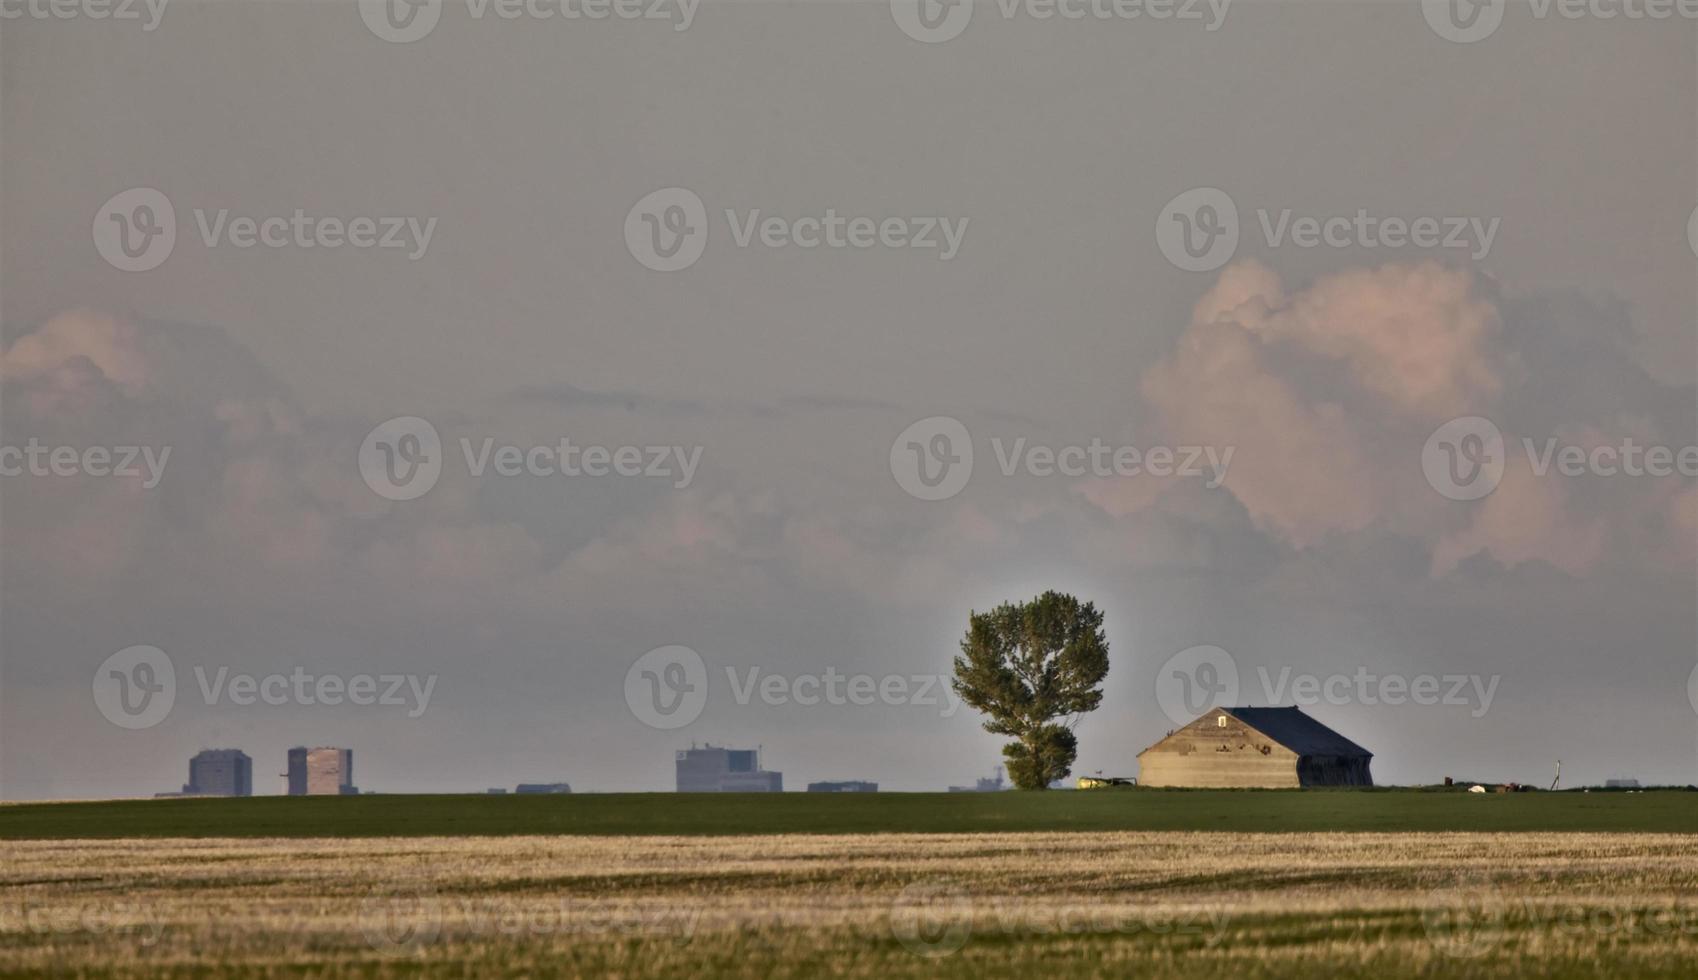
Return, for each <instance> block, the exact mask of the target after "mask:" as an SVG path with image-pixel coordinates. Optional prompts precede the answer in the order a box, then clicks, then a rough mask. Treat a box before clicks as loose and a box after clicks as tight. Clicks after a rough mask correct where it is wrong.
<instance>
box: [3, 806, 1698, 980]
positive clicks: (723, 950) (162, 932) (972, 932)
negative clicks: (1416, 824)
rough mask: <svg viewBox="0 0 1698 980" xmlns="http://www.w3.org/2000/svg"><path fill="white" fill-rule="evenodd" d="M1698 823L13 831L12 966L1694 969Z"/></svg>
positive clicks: (600, 971) (446, 972)
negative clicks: (455, 832) (1308, 828)
mask: <svg viewBox="0 0 1698 980" xmlns="http://www.w3.org/2000/svg"><path fill="white" fill-rule="evenodd" d="M1695 967H1698V839H1695V838H1693V837H1691V836H1686V835H1665V834H1609V835H1602V834H1598V835H1594V834H1568V833H1560V834H1559V833H1552V834H1225V833H1105V834H1069V833H1034V834H944V835H912V834H885V835H848V836H819V835H814V836H764V837H762V836H756V837H751V836H743V837H705V836H691V837H639V838H632V837H618V838H610V837H501V838H487V837H468V838H431V837H414V838H376V839H371V838H367V839H243V840H229V839H224V840H219V839H201V840H182V839H146V840H142V839H128V840H102V841H22V842H18V841H14V842H6V843H0V974H5V975H27V974H40V973H44V972H51V973H72V974H83V975H91V976H139V975H150V976H151V975H161V974H172V975H197V974H198V975H210V974H212V973H217V974H220V975H228V974H231V973H237V974H247V975H285V974H297V973H312V974H315V975H324V976H391V975H393V976H400V975H417V974H418V973H419V972H420V971H424V972H427V973H430V974H433V975H441V976H483V975H491V974H503V973H505V974H511V973H533V974H535V973H554V974H581V975H595V976H604V975H616V976H627V977H640V976H657V977H658V976H682V975H697V976H701V975H709V976H724V977H802V976H818V975H822V974H824V975H833V976H844V977H859V976H865V977H875V976H877V977H883V976H914V977H922V976H924V977H935V976H945V977H949V976H962V977H966V976H985V975H995V976H1014V975H1022V976H1029V975H1034V974H1037V975H1064V976H1116V977H1120V976H1129V975H1136V976H1141V977H1143V976H1153V977H1192V976H1195V977H1205V976H1206V977H1220V976H1232V977H1316V976H1330V977H1337V976H1344V977H1356V976H1360V977H1385V976H1393V977H1415V976H1445V977H1496V976H1538V977H1570V976H1574V977H1579V976H1619V977H1683V978H1689V977H1691V976H1692V975H1693V974H1694V970H1695Z"/></svg>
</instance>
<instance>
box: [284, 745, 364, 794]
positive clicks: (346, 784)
mask: <svg viewBox="0 0 1698 980" xmlns="http://www.w3.org/2000/svg"><path fill="white" fill-rule="evenodd" d="M288 778H289V795H290V796H351V795H353V794H355V793H358V792H359V790H357V789H355V788H354V750H353V749H335V748H325V747H323V746H320V747H319V748H316V749H309V748H304V747H296V748H292V749H290V750H289V772H288Z"/></svg>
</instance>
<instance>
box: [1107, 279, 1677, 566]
mask: <svg viewBox="0 0 1698 980" xmlns="http://www.w3.org/2000/svg"><path fill="white" fill-rule="evenodd" d="M1574 308H1575V304H1574V303H1573V302H1566V303H1565V302H1562V301H1558V300H1553V299H1552V298H1550V297H1541V298H1539V299H1538V300H1537V301H1536V302H1529V303H1525V304H1522V305H1521V306H1520V307H1517V306H1516V304H1514V303H1512V302H1506V301H1505V300H1504V299H1503V298H1502V297H1500V296H1499V295H1498V291H1497V289H1496V287H1495V284H1494V283H1492V282H1490V281H1489V280H1486V279H1484V278H1482V277H1481V276H1479V275H1478V274H1476V273H1474V272H1472V271H1470V270H1468V269H1464V268H1452V267H1447V266H1444V265H1441V264H1438V263H1435V262H1423V263H1416V264H1405V263H1392V264H1388V265H1383V266H1380V267H1377V268H1371V269H1352V270H1347V271H1343V272H1338V273H1334V274H1331V275H1326V276H1322V277H1320V278H1319V279H1317V280H1315V281H1314V282H1313V283H1310V284H1308V285H1306V286H1302V287H1300V288H1292V287H1290V286H1288V285H1287V284H1286V283H1284V282H1283V281H1282V280H1281V279H1280V277H1279V276H1278V275H1276V274H1275V273H1274V272H1273V271H1272V270H1270V269H1269V268H1267V267H1266V266H1264V265H1262V264H1260V263H1257V262H1253V261H1252V262H1242V263H1238V264H1235V265H1232V266H1229V267H1228V268H1227V269H1225V270H1224V271H1223V272H1222V273H1221V275H1220V277H1219V279H1218V281H1217V282H1216V283H1215V284H1214V286H1213V287H1212V288H1210V289H1209V290H1208V291H1207V292H1206V293H1205V294H1204V295H1203V296H1202V298H1201V299H1200V300H1199V301H1198V302H1197V304H1196V306H1195V308H1194V309H1193V312H1192V316H1191V320H1190V322H1189V323H1188V324H1187V326H1186V328H1185V330H1184V332H1183V333H1182V334H1181V336H1180V337H1179V339H1178V341H1177V343H1176V344H1175V347H1174V349H1173V350H1172V352H1171V353H1170V354H1169V355H1168V356H1167V357H1165V358H1163V359H1162V360H1161V361H1160V362H1159V363H1157V364H1155V365H1153V366H1152V367H1150V368H1149V369H1148V370H1147V371H1146V372H1145V373H1144V375H1143V377H1142V379H1141V387H1140V390H1141V394H1142V395H1143V398H1144V399H1145V401H1146V402H1147V403H1148V405H1149V407H1150V408H1151V409H1153V411H1154V414H1155V416H1156V418H1157V420H1158V422H1157V427H1158V429H1159V431H1160V433H1161V435H1162V437H1163V438H1164V439H1166V440H1169V441H1172V442H1174V443H1204V444H1210V445H1214V446H1220V447H1225V446H1232V447H1234V448H1235V449H1236V455H1235V457H1234V459H1233V462H1232V467H1231V471H1230V473H1229V475H1228V477H1227V480H1226V484H1225V485H1226V487H1227V489H1228V490H1229V491H1230V493H1231V494H1232V495H1233V497H1235V498H1236V499H1237V500H1238V501H1239V502H1240V503H1242V504H1243V506H1244V508H1245V510H1246V511H1247V512H1248V513H1249V516H1250V518H1251V520H1252V521H1253V523H1254V524H1255V526H1256V527H1257V528H1259V529H1260V530H1261V531H1262V532H1263V533H1265V534H1267V535H1270V536H1272V537H1273V538H1275V539H1277V540H1279V541H1281V542H1283V543H1284V544H1286V545H1287V546H1289V547H1293V548H1297V549H1305V548H1312V547H1315V546H1318V545H1319V544H1321V543H1322V542H1324V541H1325V540H1327V539H1328V538H1329V537H1331V536H1336V535H1341V534H1352V533H1358V532H1364V531H1369V530H1374V531H1390V532H1392V533H1396V534H1400V535H1405V536H1409V537H1412V538H1415V539H1417V540H1419V541H1421V542H1423V543H1424V544H1425V545H1426V546H1427V547H1428V548H1429V549H1430V554H1431V556H1432V571H1433V573H1434V574H1444V573H1446V572H1448V571H1450V570H1452V569H1454V568H1455V567H1456V565H1457V564H1458V563H1459V562H1460V561H1462V560H1463V559H1465V558H1467V557H1469V556H1470V555H1474V554H1485V555H1488V556H1490V557H1491V558H1493V559H1495V560H1497V561H1498V562H1500V563H1503V564H1506V565H1515V564H1519V563H1522V562H1527V561H1535V560H1539V561H1545V562H1549V563H1550V564H1552V565H1555V566H1556V567H1558V568H1560V569H1563V570H1565V571H1567V572H1570V573H1572V574H1584V573H1585V572H1586V571H1587V570H1588V569H1590V568H1593V567H1594V566H1596V565H1597V564H1598V563H1599V562H1602V561H1607V560H1612V559H1619V558H1622V557H1624V556H1627V555H1639V556H1640V557H1641V558H1643V557H1646V556H1652V558H1653V560H1656V561H1674V562H1678V561H1685V560H1689V556H1690V555H1691V554H1692V553H1693V547H1692V544H1693V542H1692V535H1691V534H1690V533H1685V534H1681V535H1679V536H1678V538H1677V539H1676V540H1674V541H1671V540H1669V538H1668V535H1667V532H1668V531H1669V530H1670V529H1675V530H1684V529H1686V528H1688V527H1689V526H1690V524H1689V523H1688V522H1690V520H1691V518H1690V514H1691V511H1692V508H1693V505H1692V504H1691V498H1690V491H1689V489H1688V488H1687V484H1686V483H1685V482H1683V481H1682V480H1681V479H1680V478H1678V477H1676V478H1672V479H1668V478H1665V479H1660V480H1659V479H1657V478H1646V479H1638V480H1631V479H1628V478H1616V479H1613V480H1608V479H1600V480H1593V481H1591V482H1587V481H1584V480H1582V481H1575V480H1573V479H1569V478H1564V477H1560V476H1556V475H1546V476H1542V477H1540V476H1535V475H1534V474H1533V472H1532V470H1531V465H1530V460H1529V459H1528V456H1527V452H1526V450H1525V448H1524V444H1523V442H1522V440H1523V438H1533V439H1535V440H1536V441H1538V442H1540V443H1542V442H1543V441H1544V440H1546V439H1548V438H1553V437H1554V438H1557V439H1558V440H1559V441H1560V442H1562V443H1563V444H1565V445H1567V444H1574V445H1581V446H1587V447H1590V446H1596V445H1614V444H1619V443H1620V442H1621V441H1622V440H1623V439H1624V438H1627V437H1629V436H1632V437H1634V438H1636V439H1637V440H1638V441H1639V443H1640V444H1641V445H1643V444H1645V443H1646V442H1650V441H1657V440H1663V441H1665V442H1666V441H1668V440H1671V439H1673V440H1678V439H1679V438H1680V437H1681V434H1682V433H1685V434H1687V435H1688V437H1689V435H1690V427H1689V426H1683V425H1680V424H1678V423H1673V422H1667V421H1659V420H1658V419H1657V418H1656V416H1657V415H1658V414H1660V413H1665V412H1667V410H1668V408H1669V406H1671V405H1679V404H1682V403H1684V404H1685V405H1686V406H1687V407H1688V408H1689V407H1690V403H1691V397H1690V394H1691V393H1690V391H1687V392H1684V393H1680V392H1675V391H1672V390H1670V389H1668V388H1667V386H1662V385H1658V384H1657V383H1656V382H1655V381H1653V379H1651V378H1650V377H1649V376H1648V375H1646V374H1645V373H1644V372H1643V371H1642V370H1640V369H1638V368H1636V367H1633V366H1632V364H1633V360H1632V356H1631V351H1630V350H1628V349H1627V347H1626V345H1627V344H1629V343H1630V342H1631V335H1630V332H1628V331H1625V330H1622V329H1620V328H1619V325H1612V327H1611V329H1609V330H1600V331H1599V332H1598V333H1595V334H1586V333H1585V332H1584V330H1582V329H1577V328H1576V327H1575V325H1574V323H1573V322H1572V321H1573V320H1574V319H1575V317H1574V315H1573V314H1569V315H1567V316H1565V315H1564V312H1563V311H1571V310H1573V309H1574ZM1541 320H1553V321H1556V322H1558V324H1559V325H1560V327H1561V329H1560V330H1552V331H1549V332H1544V333H1541V331H1540V330H1539V325H1540V321H1541ZM1562 345H1567V346H1568V347H1569V348H1573V347H1575V346H1577V345H1578V346H1583V348H1584V349H1585V350H1586V351H1587V352H1588V355H1587V357H1586V358H1584V359H1578V360H1580V363H1581V364H1582V367H1581V368H1580V369H1578V372H1579V375H1578V376H1580V377H1583V374H1584V364H1586V363H1593V364H1596V365H1598V370H1605V371H1608V372H1609V373H1610V381H1611V389H1612V390H1616V391H1619V390H1627V391H1630V392H1633V391H1637V392H1643V393H1644V394H1643V395H1642V396H1640V397H1637V398H1635V397H1633V396H1631V395H1629V396H1617V398H1616V400H1614V401H1612V402H1608V403H1606V402H1604V401H1602V400H1601V399H1600V398H1599V397H1598V396H1597V393H1596V391H1595V390H1594V387H1593V386H1585V385H1583V384H1580V383H1577V369H1576V367H1575V362H1576V360H1577V358H1576V357H1573V356H1565V354H1566V353H1568V352H1566V351H1553V350H1552V348H1553V347H1556V346H1562ZM1559 369H1560V374H1559V373H1557V372H1558V370H1559ZM1623 372H1629V373H1630V374H1631V375H1632V376H1631V377H1628V378H1623V377H1621V375H1622V373H1623ZM1682 394H1684V398H1683V397H1681V396H1682ZM1623 397H1625V398H1626V399H1627V400H1626V401H1625V402H1624V401H1623ZM1606 409H1607V410H1606ZM1465 415H1482V416H1486V417H1488V418H1492V419H1494V420H1496V421H1497V422H1498V423H1499V424H1500V427H1501V428H1502V429H1503V431H1504V433H1505V437H1506V442H1507V443H1508V448H1509V457H1510V458H1509V465H1508V470H1507V472H1506V477H1505V479H1504V480H1503V482H1502V484H1501V485H1500V486H1499V487H1498V488H1497V490H1496V491H1495V493H1493V494H1492V495H1491V496H1490V497H1489V498H1487V499H1486V500H1484V501H1478V502H1471V503H1470V502H1457V501H1450V500H1446V499H1443V498H1442V497H1440V496H1439V495H1438V494H1437V493H1436V492H1435V491H1434V490H1433V488H1432V487H1431V486H1429V485H1428V484H1427V483H1426V481H1425V479H1424V478H1423V476H1422V471H1421V466H1420V451H1421V447H1422V446H1423V445H1424V444H1425V441H1426V439H1427V437H1428V436H1429V435H1430V434H1431V433H1432V431H1433V430H1434V429H1435V428H1437V427H1438V426H1439V425H1440V424H1442V423H1443V422H1445V421H1448V420H1449V419H1452V418H1456V417H1459V416H1465ZM1549 420H1563V421H1564V422H1565V424H1562V425H1556V426H1551V427H1550V429H1549V431H1539V428H1538V426H1539V425H1540V424H1541V423H1542V422H1547V421H1549ZM1517 423H1520V424H1521V425H1523V426H1525V428H1517ZM1676 445H1677V446H1678V442H1677V443H1676ZM1081 490H1082V492H1083V494H1084V495H1085V497H1086V498H1087V499H1089V500H1090V501H1092V502H1093V503H1095V504H1096V505H1097V506H1099V507H1101V508H1102V509H1104V510H1105V511H1107V512H1109V513H1110V514H1114V515H1116V516H1121V517H1124V516H1127V515H1130V514H1134V513H1138V512H1141V511H1144V510H1146V509H1147V508H1150V507H1152V506H1156V505H1158V504H1159V502H1160V501H1161V500H1162V499H1163V495H1162V493H1161V491H1160V490H1159V488H1156V487H1153V486H1152V485H1151V484H1150V483H1148V482H1145V483H1139V482H1138V481H1124V480H1123V481H1112V480H1098V481H1091V482H1089V483H1087V484H1085V485H1084V486H1083V487H1082V488H1081Z"/></svg>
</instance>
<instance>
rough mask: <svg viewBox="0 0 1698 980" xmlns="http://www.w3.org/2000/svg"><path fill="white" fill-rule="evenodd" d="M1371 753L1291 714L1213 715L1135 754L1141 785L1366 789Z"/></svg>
mask: <svg viewBox="0 0 1698 980" xmlns="http://www.w3.org/2000/svg"><path fill="white" fill-rule="evenodd" d="M1373 757H1374V754H1373V753H1372V752H1369V751H1368V750H1367V749H1364V748H1363V747H1362V746H1360V745H1357V744H1356V743H1355V742H1352V741H1351V740H1349V739H1347V738H1345V737H1344V736H1343V735H1340V734H1339V733H1337V732H1335V731H1333V730H1332V729H1330V728H1328V727H1327V726H1325V725H1323V724H1321V723H1320V722H1318V721H1316V720H1315V719H1313V718H1311V717H1309V716H1308V715H1306V714H1304V713H1303V712H1302V711H1301V710H1300V709H1298V708H1216V709H1214V710H1213V711H1210V712H1208V713H1207V714H1205V715H1203V716H1202V717H1201V718H1198V719H1197V720H1196V721H1193V722H1192V723H1191V724H1189V725H1186V726H1185V727H1184V728H1181V729H1179V730H1178V731H1176V732H1171V733H1169V734H1168V736H1167V737H1166V738H1164V739H1162V740H1161V741H1159V742H1157V743H1156V744H1154V745H1152V746H1150V747H1149V748H1147V749H1145V750H1144V751H1142V752H1140V753H1138V765H1139V768H1140V770H1141V771H1140V773H1139V777H1138V782H1139V783H1140V784H1141V785H1144V786H1214V787H1230V788H1267V789H1287V788H1296V787H1303V786H1372V785H1374V780H1373V777H1372V776H1370V775H1369V774H1368V762H1369V760H1371V759H1372V758H1373Z"/></svg>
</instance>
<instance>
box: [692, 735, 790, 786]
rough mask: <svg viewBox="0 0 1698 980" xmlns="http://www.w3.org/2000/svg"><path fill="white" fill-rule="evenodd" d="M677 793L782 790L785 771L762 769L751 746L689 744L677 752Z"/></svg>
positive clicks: (757, 756) (757, 755) (757, 754)
mask: <svg viewBox="0 0 1698 980" xmlns="http://www.w3.org/2000/svg"><path fill="white" fill-rule="evenodd" d="M676 761H677V776H678V792H680V793H781V792H783V791H784V774H783V773H777V772H768V771H767V770H765V769H762V768H761V765H760V756H759V753H757V752H756V751H755V750H754V749H727V748H721V747H719V746H716V745H704V746H703V747H701V748H699V749H698V748H696V747H695V746H694V745H692V746H690V747H689V748H688V749H685V750H683V751H681V752H679V753H678V754H677V757H676Z"/></svg>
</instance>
